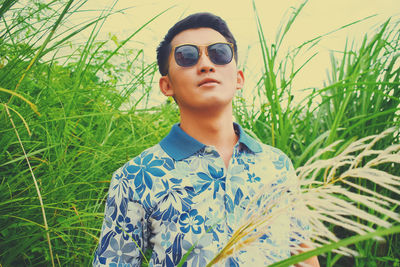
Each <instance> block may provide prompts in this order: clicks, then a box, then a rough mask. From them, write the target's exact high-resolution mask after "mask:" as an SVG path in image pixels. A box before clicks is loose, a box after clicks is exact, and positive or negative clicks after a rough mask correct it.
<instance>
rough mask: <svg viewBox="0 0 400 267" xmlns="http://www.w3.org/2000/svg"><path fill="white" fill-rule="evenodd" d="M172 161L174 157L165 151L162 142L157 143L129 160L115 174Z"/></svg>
mask: <svg viewBox="0 0 400 267" xmlns="http://www.w3.org/2000/svg"><path fill="white" fill-rule="evenodd" d="M171 163H172V159H171V158H170V156H168V154H167V153H165V151H164V150H163V149H162V148H161V146H160V144H156V145H153V146H151V147H149V148H147V149H145V150H143V151H142V152H141V153H139V154H138V155H136V156H135V157H133V158H131V159H130V160H128V161H127V162H126V163H125V164H123V165H122V166H121V167H120V168H118V169H117V170H116V171H115V172H114V175H113V176H115V175H116V174H118V173H126V172H132V171H134V170H136V169H138V168H151V167H156V166H161V165H164V164H171Z"/></svg>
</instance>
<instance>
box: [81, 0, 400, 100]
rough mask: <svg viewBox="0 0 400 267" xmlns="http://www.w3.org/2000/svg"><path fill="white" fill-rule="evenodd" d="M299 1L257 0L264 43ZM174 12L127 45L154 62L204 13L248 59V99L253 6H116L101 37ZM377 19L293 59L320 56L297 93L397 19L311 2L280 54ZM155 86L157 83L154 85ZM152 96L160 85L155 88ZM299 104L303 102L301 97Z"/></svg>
mask: <svg viewBox="0 0 400 267" xmlns="http://www.w3.org/2000/svg"><path fill="white" fill-rule="evenodd" d="M302 2H303V1H297V0H280V1H278V0H255V3H256V6H257V10H258V14H259V16H260V19H261V22H262V26H263V30H264V34H265V37H266V38H267V41H268V42H271V41H274V40H275V35H276V32H277V30H278V27H279V25H280V24H281V22H282V19H283V18H284V17H285V16H286V18H287V16H288V15H289V14H290V11H291V10H292V9H291V8H292V7H298V6H299V5H300V4H301V3H302ZM110 3H111V1H109V0H107V1H106V0H89V1H88V3H87V4H86V5H85V8H88V9H92V8H93V9H100V10H101V9H103V8H104V7H105V6H107V5H110ZM129 7H131V8H129ZM169 7H172V8H171V9H170V10H169V11H167V12H166V13H165V14H163V15H161V16H160V17H159V18H157V19H156V20H155V21H153V22H152V23H151V24H150V25H148V26H147V27H146V28H145V29H144V30H143V31H141V32H140V33H139V34H138V35H137V36H135V37H134V38H133V39H132V41H131V42H130V43H129V44H128V45H129V46H131V47H135V48H139V49H141V48H143V49H144V53H145V57H146V59H147V60H148V61H149V62H151V61H154V60H155V59H156V58H155V49H156V47H157V45H158V43H159V42H160V40H161V38H162V37H163V36H164V35H165V33H166V32H167V30H168V29H169V28H170V27H171V26H172V25H173V24H174V23H175V22H177V21H178V20H179V19H180V18H183V17H185V16H187V15H189V14H192V13H195V12H200V11H208V12H212V13H214V14H216V15H219V16H221V17H222V18H223V19H224V20H226V22H227V23H228V26H229V27H230V29H231V31H232V32H233V34H234V36H235V38H236V40H237V42H238V47H239V65H241V66H242V65H243V64H244V59H245V58H246V66H245V74H246V86H245V89H246V92H247V94H251V91H252V88H254V85H255V82H256V80H257V79H258V78H259V77H260V70H261V69H262V60H261V52H260V48H259V46H258V35H257V28H256V23H255V16H254V11H253V6H252V1H251V0H241V1H236V0H201V1H199V0H186V1H183V0H180V1H171V0H137V1H128V0H119V1H118V2H117V5H116V6H115V9H123V8H129V9H127V10H125V12H124V13H123V14H116V15H113V16H111V17H110V18H109V19H108V21H107V22H106V23H105V24H104V25H103V28H102V33H103V34H104V38H106V36H107V34H108V33H113V34H116V35H117V36H118V38H119V39H120V40H123V39H124V38H126V37H127V36H129V35H130V34H131V33H132V32H134V31H135V30H136V29H138V27H140V26H141V25H142V24H144V23H145V22H146V21H148V20H149V19H151V18H152V17H153V16H155V15H156V14H158V13H160V12H162V11H163V10H165V9H167V8H169ZM374 14H376V15H377V16H375V17H373V18H370V19H368V20H366V21H363V22H361V23H358V24H356V25H353V26H351V27H350V28H348V29H347V30H342V31H339V32H336V33H333V34H331V35H329V36H327V37H325V38H324V39H323V40H322V41H321V42H320V43H319V44H318V45H317V46H316V47H315V48H314V49H313V50H312V51H309V52H308V53H302V54H300V55H299V56H297V57H296V60H297V64H298V65H300V64H302V63H303V62H304V60H306V59H307V58H308V57H310V56H311V55H312V54H313V53H315V52H318V55H317V56H316V57H315V58H314V59H313V60H312V61H311V62H309V63H308V64H307V65H306V67H305V68H304V70H303V71H302V72H301V73H300V74H299V75H298V78H297V80H296V81H295V88H296V89H303V88H309V87H313V86H316V87H321V86H322V81H323V80H326V69H327V68H328V67H329V64H330V63H329V51H330V50H339V51H341V50H343V49H344V45H345V41H346V38H349V39H350V40H358V41H359V40H361V38H362V37H363V36H364V34H365V33H367V32H371V30H372V29H373V28H375V27H376V26H377V25H380V24H381V23H383V22H384V21H385V20H386V19H388V18H389V17H393V18H394V19H397V20H398V19H399V18H400V0H309V1H308V3H307V4H306V6H305V7H304V9H303V11H302V12H301V13H300V15H299V16H298V18H297V20H296V21H295V23H294V25H293V27H292V29H291V31H290V32H289V33H288V35H287V38H286V41H285V42H284V44H283V46H282V48H281V52H282V53H283V54H284V53H285V52H286V51H287V50H288V49H289V48H293V47H296V46H298V45H300V44H302V43H303V42H305V41H307V40H310V39H312V38H315V37H317V36H319V35H322V34H325V33H328V32H330V31H333V30H335V29H338V28H339V27H341V26H343V25H346V24H348V23H351V22H354V21H357V20H360V19H363V18H365V17H368V16H371V15H374ZM157 81H158V77H157V79H156V80H155V82H157ZM154 87H155V90H157V89H158V88H157V87H158V84H157V83H155V84H154ZM297 95H298V98H301V93H300V92H299V93H298V94H297Z"/></svg>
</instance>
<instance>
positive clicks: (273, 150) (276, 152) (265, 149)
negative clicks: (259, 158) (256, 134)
mask: <svg viewBox="0 0 400 267" xmlns="http://www.w3.org/2000/svg"><path fill="white" fill-rule="evenodd" d="M258 143H259V144H260V146H261V149H262V151H261V153H262V155H264V156H270V157H281V158H285V159H288V160H290V158H289V157H288V156H287V154H286V153H285V152H283V151H282V150H280V149H279V148H277V147H273V146H271V145H267V144H264V143H262V142H258Z"/></svg>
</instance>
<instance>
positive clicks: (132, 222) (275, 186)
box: [93, 124, 309, 267]
mask: <svg viewBox="0 0 400 267" xmlns="http://www.w3.org/2000/svg"><path fill="white" fill-rule="evenodd" d="M234 129H235V132H236V133H237V135H238V136H239V141H238V143H237V144H236V145H235V147H234V151H233V154H232V159H231V161H230V164H229V166H228V168H226V166H225V164H224V162H223V160H222V159H221V158H220V156H219V154H218V152H217V151H216V149H215V148H214V147H212V146H206V145H204V144H201V143H200V142H198V141H197V140H195V139H193V138H192V137H190V136H188V135H187V134H186V133H185V132H183V131H182V130H181V129H180V127H179V125H174V126H173V127H172V129H171V132H170V133H169V135H168V136H167V137H165V138H164V139H163V140H162V141H161V142H160V143H159V144H157V145H155V146H154V147H152V148H149V149H147V150H145V151H144V152H143V153H141V154H140V155H138V156H137V157H135V158H133V159H132V160H130V161H129V162H127V163H126V164H125V165H124V166H122V167H121V168H120V169H118V170H117V171H116V172H115V173H114V174H113V177H112V180H111V184H110V189H109V194H108V198H107V201H106V203H105V204H106V207H105V212H104V222H103V227H102V230H101V235H100V238H99V246H98V248H97V250H96V251H95V255H94V260H93V266H140V265H141V262H142V260H143V258H142V257H143V253H144V252H145V251H146V249H151V250H152V255H151V258H150V261H149V266H176V265H177V264H178V263H179V262H180V261H181V260H182V257H183V256H184V255H185V253H187V252H188V251H189V250H191V252H190V253H189V254H188V256H187V258H186V262H185V264H184V265H183V266H187V267H189V266H190V267H196V266H202V267H203V266H205V265H206V264H207V263H208V262H209V261H211V260H212V258H213V257H214V255H215V254H216V253H217V252H218V251H220V250H221V249H222V248H223V247H224V245H226V243H227V242H228V240H229V238H230V237H231V236H232V233H233V232H234V231H235V229H237V228H238V227H239V226H240V225H239V223H240V221H241V219H242V218H243V216H244V212H245V210H246V208H247V207H248V205H249V204H250V203H251V200H252V199H253V197H255V196H256V195H257V194H258V193H260V189H261V188H264V189H265V188H269V189H268V190H269V191H267V192H262V193H265V199H269V198H268V196H270V195H273V194H275V195H278V196H280V198H279V199H281V196H283V198H282V205H283V204H285V203H287V202H288V199H286V198H285V196H286V194H288V192H291V191H293V192H295V191H296V190H298V185H297V178H296V175H295V172H294V170H293V166H292V164H291V162H290V160H289V159H288V157H287V156H286V155H285V154H283V153H282V152H281V151H280V150H278V149H276V148H272V147H270V146H267V145H264V144H260V143H258V142H257V141H255V140H254V139H252V138H251V137H250V136H248V135H247V134H246V133H245V132H243V130H242V129H241V127H240V126H239V125H237V124H235V125H234ZM263 186H266V187H263ZM280 188H290V190H287V191H282V192H279V190H280ZM271 199H274V198H272V197H271ZM269 212H270V211H268V212H267V214H268V213H269ZM271 229H278V230H279V231H275V232H274V231H273V230H271V231H269V232H268V234H266V235H264V236H263V237H261V238H260V239H259V240H258V241H257V242H259V243H260V244H263V245H265V246H268V247H267V248H268V249H264V250H268V251H269V252H268V253H267V254H266V255H264V254H261V253H259V252H257V251H254V249H253V251H251V250H249V251H245V250H243V251H240V252H239V253H236V254H235V255H233V256H232V257H230V258H228V259H227V260H226V261H225V262H224V263H221V264H222V265H221V266H247V265H248V264H253V262H254V258H255V257H258V259H257V262H258V263H259V264H260V266H267V265H269V264H271V263H273V262H275V261H277V260H279V259H284V258H287V257H288V256H290V250H289V249H290V243H291V242H294V243H296V242H297V243H299V242H301V240H303V238H306V237H307V231H308V229H309V226H308V224H307V221H306V220H305V218H303V217H302V216H301V215H298V213H297V212H296V210H294V209H290V210H289V211H288V214H285V216H283V217H282V219H280V220H278V221H277V222H276V223H275V225H272V228H271ZM278 232H279V234H277V233H278ZM282 236H287V240H286V241H285V240H282ZM260 255H263V257H262V258H261V259H260V258H259V257H260ZM249 260H250V261H249ZM253 265H254V264H253ZM254 266H256V265H254Z"/></svg>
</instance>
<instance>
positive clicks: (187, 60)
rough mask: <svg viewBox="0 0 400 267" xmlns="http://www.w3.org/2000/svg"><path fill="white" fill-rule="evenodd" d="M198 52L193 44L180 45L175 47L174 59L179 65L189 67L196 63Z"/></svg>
mask: <svg viewBox="0 0 400 267" xmlns="http://www.w3.org/2000/svg"><path fill="white" fill-rule="evenodd" d="M198 59H199V52H198V50H197V47H195V46H193V45H182V46H179V47H177V48H175V61H176V63H177V64H178V65H179V66H182V67H189V66H193V65H195V64H196V63H197V60H198Z"/></svg>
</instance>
